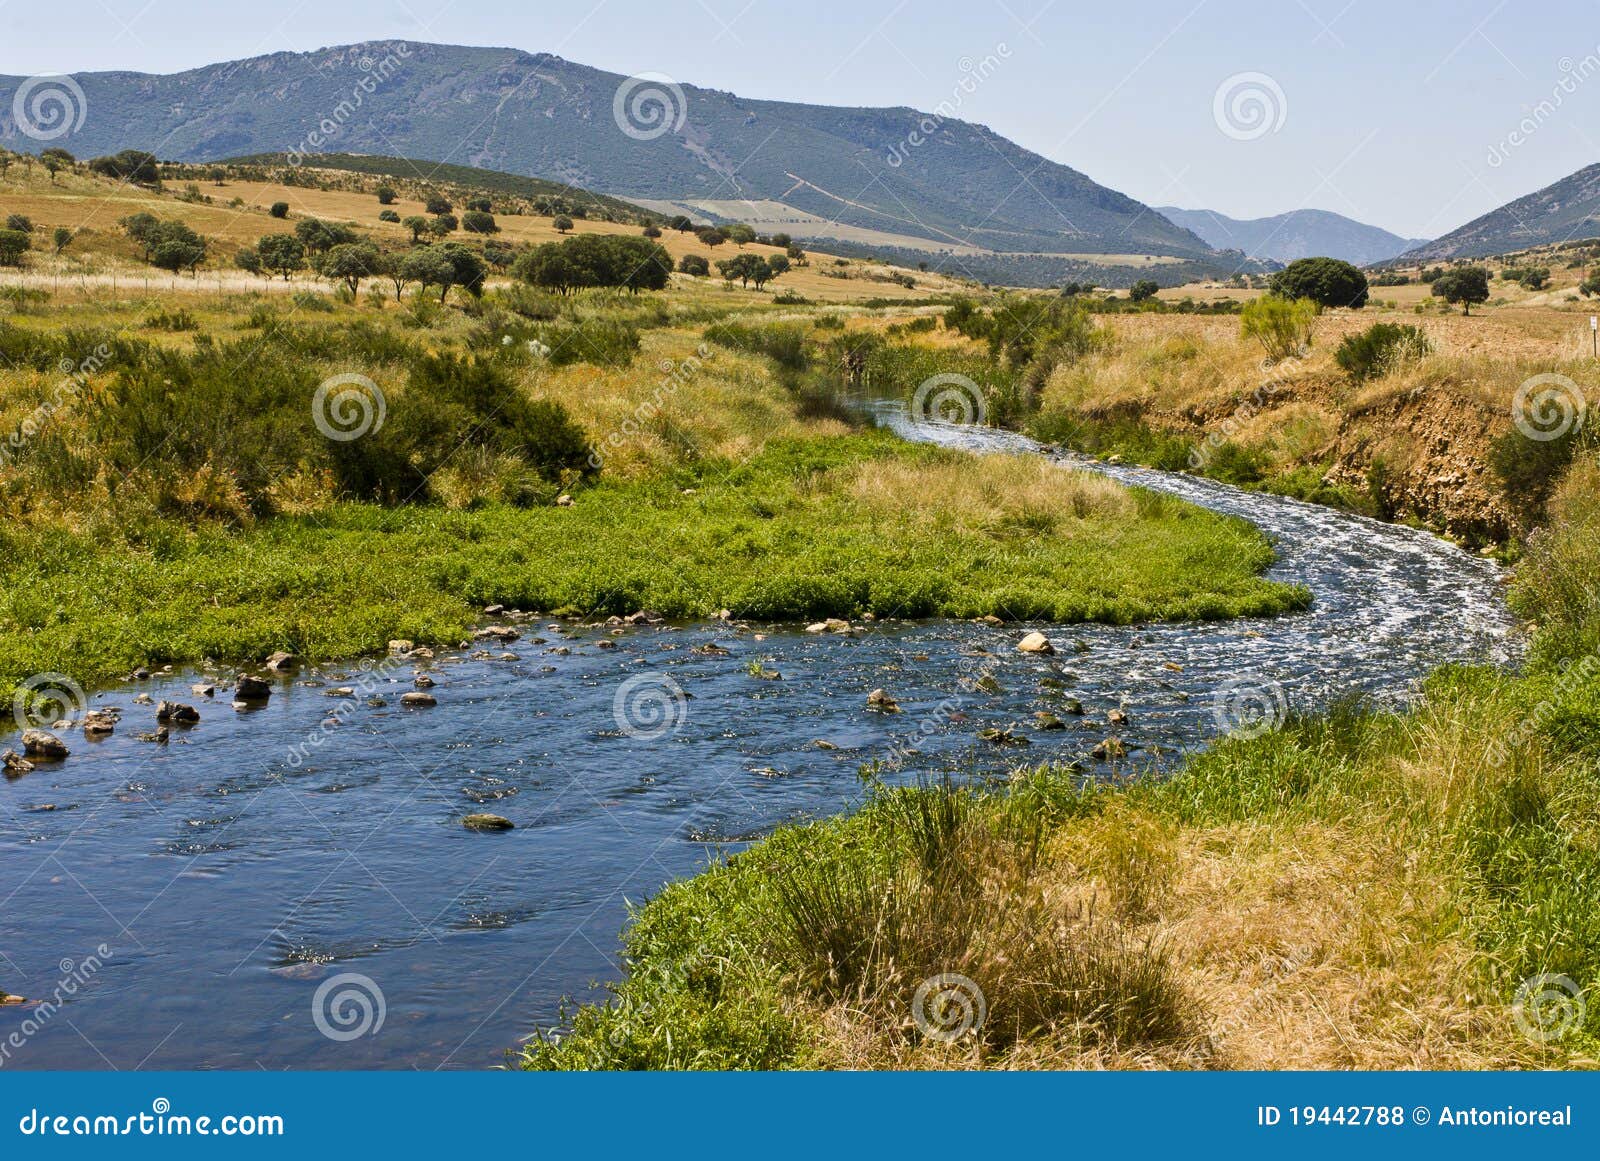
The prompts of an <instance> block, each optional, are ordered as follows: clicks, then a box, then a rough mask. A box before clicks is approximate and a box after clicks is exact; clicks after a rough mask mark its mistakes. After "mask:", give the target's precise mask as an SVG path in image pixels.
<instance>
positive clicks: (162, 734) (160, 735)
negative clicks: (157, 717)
mask: <svg viewBox="0 0 1600 1161" xmlns="http://www.w3.org/2000/svg"><path fill="white" fill-rule="evenodd" d="M171 736H172V734H171V731H170V730H168V729H167V727H166V726H157V727H156V728H155V729H153V730H151V731H150V732H149V733H148V734H140V735H139V740H140V741H141V742H157V743H159V744H161V745H166V743H167V739H168V738H169V737H171Z"/></svg>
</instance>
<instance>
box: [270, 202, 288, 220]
mask: <svg viewBox="0 0 1600 1161" xmlns="http://www.w3.org/2000/svg"><path fill="white" fill-rule="evenodd" d="M267 213H269V214H271V215H272V216H273V217H275V218H287V217H288V216H289V203H288V202H273V203H272V208H271V209H269V210H268V211H267Z"/></svg>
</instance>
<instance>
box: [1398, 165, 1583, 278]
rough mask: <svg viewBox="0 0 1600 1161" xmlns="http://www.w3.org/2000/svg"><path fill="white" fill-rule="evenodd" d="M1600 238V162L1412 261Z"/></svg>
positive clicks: (1417, 253)
mask: <svg viewBox="0 0 1600 1161" xmlns="http://www.w3.org/2000/svg"><path fill="white" fill-rule="evenodd" d="M1597 236H1600V163H1597V164H1595V165H1590V166H1586V167H1585V168H1583V169H1580V170H1578V172H1577V173H1574V174H1570V175H1568V176H1567V177H1564V178H1562V179H1561V180H1560V181H1558V182H1555V183H1554V184H1552V185H1547V186H1545V187H1544V188H1543V189H1541V190H1536V191H1534V192H1533V193H1531V194H1528V195H1527V196H1526V197H1521V198H1518V199H1517V200H1516V201H1514V202H1507V203H1506V204H1505V205H1503V206H1501V207H1500V208H1499V209H1497V210H1490V211H1489V212H1488V213H1487V214H1484V215H1483V216H1482V217H1478V218H1474V219H1473V220H1472V221H1470V222H1468V223H1467V224H1466V225H1464V226H1462V227H1460V228H1459V229H1455V230H1451V231H1450V232H1449V233H1448V234H1446V235H1444V236H1443V237H1441V238H1437V239H1435V240H1434V241H1432V242H1429V243H1428V244H1427V245H1424V246H1419V247H1417V248H1416V249H1414V250H1408V251H1406V253H1405V254H1403V255H1401V257H1402V258H1403V259H1404V260H1406V261H1408V262H1436V261H1442V260H1445V259H1449V258H1483V257H1487V256H1488V255H1490V254H1509V253H1511V252H1513V251H1516V250H1526V249H1528V248H1529V247H1532V246H1540V245H1544V244H1547V243H1552V242H1570V241H1573V240H1575V239H1579V238H1593V237H1597Z"/></svg>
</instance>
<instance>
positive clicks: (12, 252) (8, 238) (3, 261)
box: [0, 230, 28, 266]
mask: <svg viewBox="0 0 1600 1161" xmlns="http://www.w3.org/2000/svg"><path fill="white" fill-rule="evenodd" d="M27 252H28V235H26V234H24V233H23V232H22V231H20V230H0V266H21V265H22V256H23V255H24V254H26V253H27Z"/></svg>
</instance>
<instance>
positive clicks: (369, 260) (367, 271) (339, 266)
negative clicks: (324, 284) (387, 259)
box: [317, 242, 382, 294]
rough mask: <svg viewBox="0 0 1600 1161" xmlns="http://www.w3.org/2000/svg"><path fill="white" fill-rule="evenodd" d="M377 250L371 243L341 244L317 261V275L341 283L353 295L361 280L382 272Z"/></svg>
mask: <svg viewBox="0 0 1600 1161" xmlns="http://www.w3.org/2000/svg"><path fill="white" fill-rule="evenodd" d="M381 267H382V259H381V257H380V255H379V253H378V248H377V247H376V246H374V245H373V244H372V243H371V242H341V243H340V244H339V245H337V246H335V247H333V249H331V250H329V251H328V252H327V253H326V254H324V255H322V256H321V257H320V258H319V259H318V261H317V273H318V274H320V275H322V277H324V278H326V279H328V280H330V281H332V282H342V283H344V284H345V285H346V286H348V287H349V288H350V293H351V294H355V293H357V292H358V291H359V290H360V289H361V280H362V279H363V278H371V277H372V276H373V275H375V274H379V273H381V272H382V270H381Z"/></svg>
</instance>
